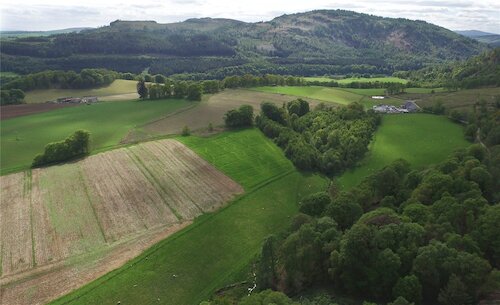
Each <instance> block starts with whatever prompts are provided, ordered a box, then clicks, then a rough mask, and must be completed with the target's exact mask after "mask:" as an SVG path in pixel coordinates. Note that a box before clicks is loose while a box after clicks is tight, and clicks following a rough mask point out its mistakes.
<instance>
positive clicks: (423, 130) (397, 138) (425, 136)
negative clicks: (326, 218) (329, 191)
mask: <svg viewBox="0 0 500 305" xmlns="http://www.w3.org/2000/svg"><path fill="white" fill-rule="evenodd" d="M467 145H469V143H468V142H467V141H466V140H465V139H464V136H463V132H462V127H461V126H460V125H457V124H455V123H452V122H451V121H450V120H448V119H447V118H446V117H444V116H436V115H431V114H405V115H385V116H384V117H383V120H382V125H381V126H380V127H379V129H378V130H377V132H376V134H375V139H374V141H373V143H372V144H371V147H370V151H369V152H368V154H367V156H366V157H365V158H364V159H363V161H361V164H360V166H359V167H357V168H355V169H354V170H351V171H348V172H346V173H344V174H343V175H342V176H340V177H339V178H338V180H337V181H338V183H339V184H340V185H341V187H343V188H351V187H353V186H355V185H357V184H358V183H359V182H361V181H362V180H363V178H364V177H366V176H368V175H371V174H373V173H374V172H375V171H377V170H379V169H381V168H382V167H384V166H386V165H388V164H389V163H391V162H392V161H394V160H396V159H399V158H403V159H406V160H407V161H408V162H410V164H411V165H412V166H413V167H414V168H421V167H423V166H425V165H427V164H433V163H438V162H440V161H442V160H444V159H445V158H446V156H448V155H449V154H450V153H451V152H453V151H454V150H455V149H457V148H461V147H465V146H467Z"/></svg>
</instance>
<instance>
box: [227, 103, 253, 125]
mask: <svg viewBox="0 0 500 305" xmlns="http://www.w3.org/2000/svg"><path fill="white" fill-rule="evenodd" d="M224 122H225V124H226V126H227V127H246V126H252V125H253V107H252V106H250V105H242V106H241V107H240V108H238V109H232V110H229V111H228V112H226V114H225V115H224Z"/></svg>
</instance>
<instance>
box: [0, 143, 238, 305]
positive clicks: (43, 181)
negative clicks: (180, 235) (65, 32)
mask: <svg viewBox="0 0 500 305" xmlns="http://www.w3.org/2000/svg"><path fill="white" fill-rule="evenodd" d="M0 179H1V180H0V185H1V193H0V195H1V201H0V202H1V205H0V217H1V219H0V251H1V252H0V254H1V255H0V267H1V269H0V274H1V278H0V287H1V288H0V304H38V303H43V302H45V301H48V300H50V299H53V298H55V297H57V296H60V295H62V294H64V293H67V292H69V291H70V290H71V289H73V288H75V287H74V286H75V283H76V284H77V285H81V284H83V283H85V282H86V281H89V280H92V279H95V278H96V277H97V276H99V275H102V274H103V273H105V272H107V271H110V270H112V269H113V268H116V267H117V265H118V266H119V265H120V264H119V263H118V264H117V262H116V261H117V260H118V261H119V262H121V263H124V262H125V261H126V260H128V259H130V258H131V256H132V257H133V255H137V254H138V253H140V251H141V250H142V249H145V248H147V247H148V246H150V245H151V244H152V243H154V242H155V241H158V240H157V239H158V237H157V236H164V235H165V234H167V233H168V234H170V233H172V231H175V230H173V228H177V229H178V228H181V227H182V226H183V225H184V224H187V223H189V222H190V221H191V220H192V219H193V218H195V217H197V216H199V215H201V214H202V213H204V212H209V211H213V210H215V209H217V208H219V207H221V206H222V205H223V204H224V203H226V202H227V201H228V200H230V199H231V198H233V197H234V196H235V195H236V194H239V193H242V192H243V189H242V187H241V186H240V185H238V184H237V183H236V182H234V181H233V180H231V179H230V178H229V177H227V176H225V175H224V174H222V173H221V172H219V171H218V170H217V169H215V168H214V167H213V166H212V165H210V164H209V163H207V162H206V161H205V160H203V159H201V158H200V157H198V155H196V154H195V153H193V152H192V151H191V150H189V149H188V148H187V147H186V146H184V145H183V144H181V143H179V142H177V141H175V140H161V141H157V142H149V143H145V144H141V145H136V146H132V147H129V148H122V149H118V150H114V151H111V152H107V153H101V154H97V155H94V156H91V157H88V158H86V159H84V160H83V161H80V162H75V163H71V164H65V165H59V166H51V167H47V168H43V169H35V170H32V171H27V172H24V173H17V174H12V175H8V176H2V177H0ZM166 232H167V233H166ZM132 240H135V241H136V243H134V245H133V247H135V248H134V249H132V250H131V251H128V252H127V253H128V256H127V255H124V256H123V257H122V255H118V254H117V253H122V252H123V251H124V250H125V248H124V247H130V246H131V244H130V242H131V241H132ZM126 250H129V249H128V248H127V249H126ZM134 251H135V252H134ZM131 253H132V254H131ZM113 256H116V259H117V260H116V259H114V260H112V261H113V263H109V261H110V260H111V259H110V258H111V257H113ZM120 259H121V260H122V261H121V260H120ZM103 262H106V263H103ZM89 264H90V265H91V266H90V267H89V266H88V265H89ZM84 265H85V268H83V267H81V268H79V266H84ZM109 268H111V269H109ZM108 269H109V270H108ZM65 277H66V278H65ZM65 279H66V280H65ZM49 282H57V283H58V284H57V285H46V284H47V283H49ZM47 288H49V289H50V291H47Z"/></svg>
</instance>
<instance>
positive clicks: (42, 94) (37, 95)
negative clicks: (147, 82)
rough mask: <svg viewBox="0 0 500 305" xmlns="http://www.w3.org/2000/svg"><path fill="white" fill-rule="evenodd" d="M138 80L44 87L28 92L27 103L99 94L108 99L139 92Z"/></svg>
mask: <svg viewBox="0 0 500 305" xmlns="http://www.w3.org/2000/svg"><path fill="white" fill-rule="evenodd" d="M136 86H137V81H134V80H124V79H117V80H115V81H114V82H113V83H111V85H109V86H107V87H102V88H96V89H43V90H33V91H28V92H26V97H25V101H26V103H43V102H46V101H53V100H55V99H57V98H60V97H68V96H72V97H82V96H99V97H102V98H101V99H104V100H105V99H106V98H105V97H106V96H109V95H120V94H126V93H134V92H137V89H136Z"/></svg>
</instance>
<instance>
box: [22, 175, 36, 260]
mask: <svg viewBox="0 0 500 305" xmlns="http://www.w3.org/2000/svg"><path fill="white" fill-rule="evenodd" d="M32 179H33V176H32V173H31V169H28V170H27V171H26V172H25V174H24V194H23V196H29V201H30V231H31V264H32V265H33V268H35V267H36V255H35V232H34V227H33V193H32V192H31V189H32V183H33V180H32Z"/></svg>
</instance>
